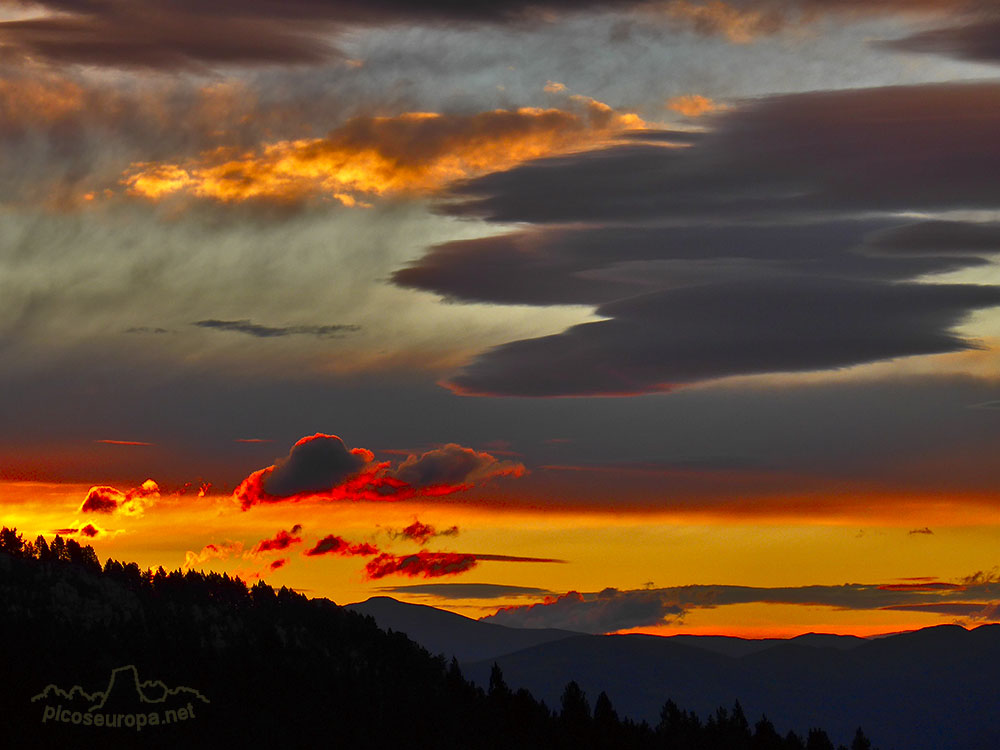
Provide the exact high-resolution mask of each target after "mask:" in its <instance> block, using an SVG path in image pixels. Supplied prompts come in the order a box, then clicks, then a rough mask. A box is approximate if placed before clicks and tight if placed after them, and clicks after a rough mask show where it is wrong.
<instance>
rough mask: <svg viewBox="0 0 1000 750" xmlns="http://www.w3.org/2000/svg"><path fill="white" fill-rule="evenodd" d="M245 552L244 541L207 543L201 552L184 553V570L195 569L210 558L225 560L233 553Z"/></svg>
mask: <svg viewBox="0 0 1000 750" xmlns="http://www.w3.org/2000/svg"><path fill="white" fill-rule="evenodd" d="M241 554H243V542H222V543H221V544H206V545H205V546H204V547H203V548H202V550H201V552H191V551H190V550H188V551H187V552H185V553H184V565H183V566H182V568H183V570H184V571H188V570H194V568H195V567H196V566H201V565H204V564H205V563H206V562H208V561H209V560H225V559H226V558H228V557H230V556H231V555H241Z"/></svg>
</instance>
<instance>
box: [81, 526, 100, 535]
mask: <svg viewBox="0 0 1000 750" xmlns="http://www.w3.org/2000/svg"><path fill="white" fill-rule="evenodd" d="M80 533H81V534H83V535H84V536H90V537H94V536H97V535H98V534H100V533H101V531H100V529H98V528H97V527H96V526H94V525H93V524H90V523H88V524H87V525H86V526H84V527H83V528H82V529H80Z"/></svg>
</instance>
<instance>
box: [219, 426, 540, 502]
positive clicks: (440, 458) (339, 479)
mask: <svg viewBox="0 0 1000 750" xmlns="http://www.w3.org/2000/svg"><path fill="white" fill-rule="evenodd" d="M524 473H525V468H524V465H523V464H521V463H518V462H515V461H501V460H498V459H497V458H496V457H494V456H492V455H491V454H489V453H486V452H480V451H475V450H473V449H471V448H464V447H462V446H460V445H457V444H455V443H449V444H448V445H445V446H444V447H442V448H436V449H434V450H430V451H426V452H425V453H422V454H420V455H419V456H418V455H415V454H410V455H409V456H408V457H407V458H406V460H405V461H403V462H402V463H401V464H400V465H399V466H398V467H396V468H391V464H390V462H388V461H383V462H377V461H375V455H374V454H373V453H372V452H371V451H370V450H367V449H365V448H351V449H349V448H348V447H347V446H346V445H345V444H344V441H343V440H341V439H340V438H339V437H337V436H336V435H327V434H324V433H317V434H316V435H312V436H309V437H304V438H302V439H301V440H299V441H298V442H297V443H295V445H293V446H292V449H291V451H289V453H288V456H287V457H286V458H285V459H283V460H282V461H279V462H278V463H277V464H275V465H274V466H269V467H267V468H265V469H260V470H259V471H255V472H254V473H253V474H251V475H250V476H248V477H247V478H246V479H244V480H243V481H242V482H241V483H240V485H239V486H238V487H237V488H236V491H235V492H234V497H235V498H236V499H237V500H238V501H239V503H240V507H242V508H243V510H247V509H249V508H251V507H252V506H254V505H257V504H259V503H274V502H281V501H296V500H303V499H307V498H320V499H324V500H376V501H377V500H405V499H408V498H411V497H438V496H441V495H449V494H452V493H455V492H460V491H463V490H468V489H471V488H472V487H473V486H474V485H476V484H479V483H482V482H486V481H489V480H491V479H494V478H496V477H504V476H510V477H519V476H522V475H523V474H524Z"/></svg>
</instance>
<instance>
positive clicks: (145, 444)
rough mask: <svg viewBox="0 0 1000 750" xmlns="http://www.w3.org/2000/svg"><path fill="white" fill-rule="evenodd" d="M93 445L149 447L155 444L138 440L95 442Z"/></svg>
mask: <svg viewBox="0 0 1000 750" xmlns="http://www.w3.org/2000/svg"><path fill="white" fill-rule="evenodd" d="M94 442H95V443H101V444H103V445H131V446H151V445H155V443H143V442H141V441H139V440H95V441H94Z"/></svg>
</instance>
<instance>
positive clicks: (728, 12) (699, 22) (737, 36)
mask: <svg viewBox="0 0 1000 750" xmlns="http://www.w3.org/2000/svg"><path fill="white" fill-rule="evenodd" d="M665 10H666V12H667V14H668V15H669V16H670V17H672V18H674V19H676V20H679V21H681V22H684V23H686V24H688V25H689V26H691V28H692V29H694V30H695V31H697V32H698V33H700V34H721V35H723V36H725V37H726V38H727V39H729V41H731V42H735V43H737V44H747V43H748V42H752V41H753V40H754V39H756V38H757V37H758V36H760V35H762V34H773V33H774V32H776V31H778V30H779V29H780V28H781V27H782V26H783V25H784V23H785V19H784V17H783V15H782V14H780V12H778V11H775V10H773V9H769V8H760V9H756V8H747V9H742V8H737V7H734V6H733V5H730V4H729V3H726V2H722V0H707V2H693V1H692V0H671V1H670V2H669V3H667V5H666V7H665Z"/></svg>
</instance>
